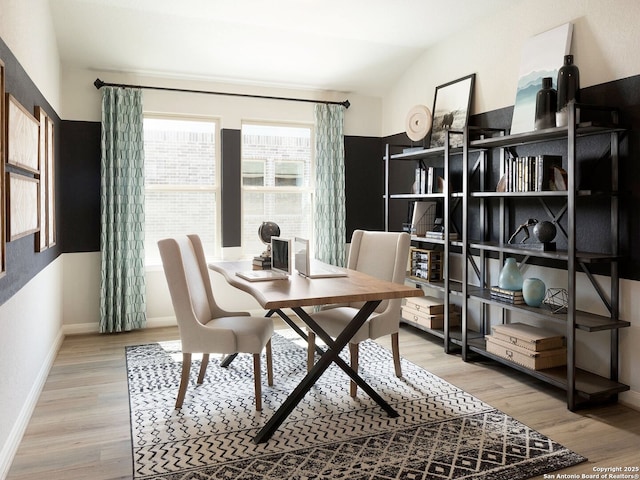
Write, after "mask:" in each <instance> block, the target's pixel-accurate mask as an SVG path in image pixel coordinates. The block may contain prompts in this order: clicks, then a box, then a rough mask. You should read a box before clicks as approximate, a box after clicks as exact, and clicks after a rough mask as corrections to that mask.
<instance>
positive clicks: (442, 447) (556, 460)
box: [127, 334, 586, 480]
mask: <svg viewBox="0 0 640 480" xmlns="http://www.w3.org/2000/svg"><path fill="white" fill-rule="evenodd" d="M293 335H295V334H293ZM360 351H361V353H360V365H361V371H362V376H363V378H364V379H365V380H366V381H367V382H369V383H370V384H371V385H372V386H373V388H375V389H376V390H377V391H378V392H379V393H380V394H381V395H382V396H383V397H384V398H385V399H386V400H387V401H388V402H389V403H390V404H391V405H392V406H393V407H394V408H395V409H396V411H398V413H399V414H400V416H399V418H389V417H388V416H387V415H386V413H385V412H384V411H383V410H382V409H380V407H378V406H377V405H376V404H375V403H374V402H373V401H372V400H371V399H369V397H368V396H367V395H366V394H364V393H363V392H362V391H359V393H358V397H357V398H356V399H355V400H354V399H352V398H351V397H350V396H349V394H348V386H349V382H348V378H347V377H346V375H345V374H344V372H342V370H340V369H339V368H338V367H336V366H335V365H334V366H332V367H330V368H329V370H327V371H326V372H325V374H324V375H323V376H322V377H321V378H320V380H319V381H318V383H317V384H316V386H314V387H313V388H312V389H311V391H310V392H309V393H308V394H307V395H306V396H305V398H304V400H303V401H302V402H301V403H300V404H299V405H298V407H297V408H296V409H295V410H294V411H293V413H292V414H291V415H290V416H289V417H288V418H287V420H285V422H284V423H283V424H282V425H281V427H280V428H279V429H278V430H277V431H276V433H275V434H274V435H273V437H272V438H271V439H270V440H269V441H268V442H266V443H262V444H259V445H255V444H254V443H253V442H252V438H253V436H254V435H255V434H256V432H257V431H258V430H259V429H260V427H262V426H263V425H264V424H265V423H266V421H267V420H268V419H269V418H270V417H271V415H272V414H273V412H274V411H275V409H277V408H278V406H279V405H281V404H282V402H283V401H284V399H285V398H286V396H287V395H288V393H289V392H290V391H291V390H293V388H294V387H295V385H297V383H298V382H299V380H300V379H301V378H302V376H303V375H304V374H305V373H306V363H305V362H306V352H305V349H304V346H303V345H302V344H300V340H299V339H298V340H295V339H293V338H290V339H288V338H285V337H283V336H281V335H279V334H275V335H274V338H273V364H274V385H273V387H268V386H267V385H266V380H265V381H264V382H263V383H264V386H263V398H264V400H263V411H262V412H256V411H255V410H254V394H253V373H252V372H253V367H252V358H251V356H250V355H239V356H238V357H237V358H236V359H235V361H234V362H233V363H232V364H231V366H230V367H229V368H221V367H220V366H219V361H218V360H216V359H213V358H212V360H211V362H210V364H209V367H208V370H207V377H206V378H205V382H204V384H203V385H200V386H197V387H196V385H195V382H196V376H197V372H198V368H199V364H198V362H195V361H194V365H193V367H192V369H191V373H192V381H191V384H190V385H189V388H188V389H187V396H186V398H185V401H184V405H183V407H182V409H181V410H180V411H178V410H175V409H174V404H175V396H176V392H177V389H178V381H179V379H180V369H181V359H182V354H181V352H180V343H179V342H164V343H160V344H150V345H139V346H134V347H128V348H127V369H128V377H129V393H130V405H131V428H132V438H133V461H134V467H133V468H134V478H136V479H158V480H159V479H162V480H196V479H197V480H213V479H216V480H217V479H225V480H240V479H242V480H249V479H251V480H282V479H300V480H303V479H317V480H334V479H349V480H364V479H370V480H374V479H375V480H389V479H407V480H408V479H411V480H426V479H453V478H455V479H466V478H473V479H505V480H507V479H508V480H517V479H524V478H530V477H533V476H536V475H542V474H543V473H546V472H551V471H554V470H559V469H562V468H566V467H568V466H571V465H575V464H576V463H580V462H583V461H585V460H586V458H584V457H582V456H580V455H577V454H576V453H573V452H571V451H569V450H567V449H566V448H564V447H563V446H562V445H559V444H557V443H556V442H554V441H553V440H551V439H549V438H547V437H545V436H544V435H542V434H540V433H539V432H537V431H535V430H532V429H531V428H529V427H527V426H526V425H523V424H522V423H520V422H518V421H516V420H514V419H513V418H511V417H509V416H507V415H506V414H504V413H502V412H500V411H498V410H496V409H494V408H492V407H491V406H490V405H487V404H486V403H483V402H481V401H480V400H478V399H477V398H474V397H473V396H471V395H469V394H467V393H465V392H464V391H462V390H460V389H459V388H456V387H454V386H453V385H450V384H449V383H447V382H445V381H444V380H442V379H440V378H438V377H436V376H435V375H432V374H430V373H429V372H427V371H425V370H424V369H422V368H420V367H418V366H416V365H413V364H412V363H410V362H408V361H406V360H404V359H403V360H402V362H403V363H402V371H403V377H404V378H402V379H399V378H396V376H395V375H394V373H393V362H392V359H391V354H390V352H388V351H387V350H385V349H384V348H382V347H380V346H379V345H377V344H376V343H374V342H369V341H368V342H365V343H363V344H361V347H360ZM262 363H263V365H264V364H265V363H266V362H264V361H263V362H262ZM263 379H266V373H263Z"/></svg>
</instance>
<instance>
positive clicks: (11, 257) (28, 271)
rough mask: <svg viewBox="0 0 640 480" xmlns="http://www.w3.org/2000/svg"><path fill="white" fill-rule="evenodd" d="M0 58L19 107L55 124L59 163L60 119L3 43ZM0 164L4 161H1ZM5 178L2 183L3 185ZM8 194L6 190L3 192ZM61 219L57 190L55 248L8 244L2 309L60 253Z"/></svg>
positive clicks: (31, 239) (27, 240)
mask: <svg viewBox="0 0 640 480" xmlns="http://www.w3.org/2000/svg"><path fill="white" fill-rule="evenodd" d="M0 58H1V59H2V61H3V62H4V65H5V90H6V92H7V93H10V94H11V95H13V96H14V97H15V98H16V99H17V100H18V102H20V104H21V105H22V106H23V107H25V108H26V109H27V110H28V111H29V112H31V113H34V108H35V106H36V105H37V106H40V107H42V108H43V109H44V111H45V112H46V113H47V115H48V116H49V117H50V118H51V120H52V121H53V128H54V130H53V132H54V149H55V151H54V155H55V158H56V159H57V161H59V159H60V143H61V136H60V118H59V117H58V115H57V113H56V112H55V111H54V110H53V108H52V107H51V105H49V102H47V100H46V99H45V98H44V96H43V95H42V93H40V91H39V90H38V89H37V88H36V86H35V84H34V83H33V82H32V81H31V79H30V78H29V76H28V75H27V73H26V72H25V71H24V69H23V68H22V66H21V65H20V62H18V60H17V59H16V58H15V56H14V55H13V53H11V51H10V50H9V48H8V47H7V45H6V44H5V43H4V42H3V41H2V39H0ZM2 134H3V135H4V133H2ZM0 161H4V160H3V159H0ZM12 170H13V167H12V166H10V165H7V166H6V171H12ZM4 180H5V179H4V178H3V179H1V180H0V181H3V182H4ZM60 180H61V178H60V169H59V168H58V169H56V172H55V184H56V185H60ZM5 191H6V190H4V189H3V192H5ZM61 218H62V206H61V202H60V188H57V189H56V227H57V228H56V230H57V243H56V245H54V246H52V247H50V248H48V249H46V250H44V251H43V252H36V251H35V235H33V234H32V235H27V236H25V237H22V238H19V239H18V240H14V241H12V242H7V244H6V245H7V250H6V253H7V255H6V274H5V275H4V276H2V278H0V305H1V304H3V303H5V302H6V301H7V300H8V299H9V298H11V297H12V296H13V295H14V294H15V293H16V292H18V291H19V290H20V289H21V288H22V287H23V286H24V285H25V284H26V283H27V282H28V281H29V280H31V279H32V278H33V277H35V276H36V275H37V274H38V272H40V271H41V270H43V269H44V268H45V267H46V266H47V265H49V264H50V263H51V262H52V261H53V260H55V259H56V258H57V257H58V255H59V254H60V251H61V244H62V242H63V236H62V234H61V232H60V221H61Z"/></svg>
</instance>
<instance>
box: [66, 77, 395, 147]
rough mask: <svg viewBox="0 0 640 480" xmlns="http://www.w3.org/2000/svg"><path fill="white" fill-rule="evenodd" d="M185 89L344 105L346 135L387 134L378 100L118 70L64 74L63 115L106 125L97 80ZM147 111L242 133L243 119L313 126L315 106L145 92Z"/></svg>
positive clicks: (357, 96) (354, 95) (68, 118)
mask: <svg viewBox="0 0 640 480" xmlns="http://www.w3.org/2000/svg"><path fill="white" fill-rule="evenodd" d="M96 78H100V79H101V80H103V81H104V82H108V83H125V84H129V85H146V86H158V87H165V88H183V89H192V90H203V91H209V92H229V93H240V94H250V95H263V96H265V95H266V96H280V97H293V98H303V99H311V100H325V101H340V102H342V101H344V100H349V102H350V103H351V106H350V107H349V109H347V110H346V112H345V133H346V134H347V135H356V136H376V137H379V136H380V134H381V130H380V128H381V124H380V117H381V114H382V101H381V99H380V98H377V97H369V96H363V95H357V94H345V93H336V92H323V91H311V90H284V89H272V88H270V89H265V88H258V87H253V86H246V85H228V84H220V83H211V82H203V81H188V80H178V79H171V78H158V77H148V76H147V77H145V76H139V75H126V74H118V73H114V72H100V71H95V70H79V69H72V68H65V69H63V72H62V79H63V81H62V85H63V90H62V97H63V111H62V113H61V115H60V116H61V117H62V118H64V119H65V120H84V121H95V122H99V121H100V99H101V98H102V97H101V94H100V91H99V90H97V89H96V88H95V87H94V85H93V82H94V81H95V80H96ZM143 102H144V109H145V111H150V112H156V113H180V114H192V115H208V116H213V117H217V118H219V119H220V120H221V122H222V124H221V126H222V128H230V129H238V128H240V125H241V123H242V121H243V120H268V121H277V120H283V121H290V122H291V121H293V122H302V123H313V104H312V103H304V102H302V103H301V102H287V101H280V100H262V99H253V98H238V97H229V96H224V95H205V94H193V93H177V92H164V91H158V90H143Z"/></svg>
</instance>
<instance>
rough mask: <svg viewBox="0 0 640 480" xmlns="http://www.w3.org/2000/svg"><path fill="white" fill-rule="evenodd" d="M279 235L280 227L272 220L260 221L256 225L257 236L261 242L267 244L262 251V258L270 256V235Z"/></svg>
mask: <svg viewBox="0 0 640 480" xmlns="http://www.w3.org/2000/svg"><path fill="white" fill-rule="evenodd" d="M279 236H280V227H279V226H278V224H277V223H274V222H262V224H261V225H260V226H259V227H258V237H260V240H261V241H262V243H264V244H266V245H267V249H266V250H265V251H264V252H262V258H269V259H270V258H271V237H279Z"/></svg>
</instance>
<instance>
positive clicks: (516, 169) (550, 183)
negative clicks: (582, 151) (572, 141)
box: [498, 155, 566, 192]
mask: <svg viewBox="0 0 640 480" xmlns="http://www.w3.org/2000/svg"><path fill="white" fill-rule="evenodd" d="M504 169H505V171H504V182H502V181H501V182H500V184H499V187H498V191H506V192H542V191H549V190H566V182H561V181H556V178H558V179H562V176H561V174H558V173H557V171H558V170H560V171H562V156H560V155H536V156H531V155H529V156H523V157H510V158H508V159H507V160H506V161H505V165H504ZM503 188H504V190H502V189H503Z"/></svg>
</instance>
